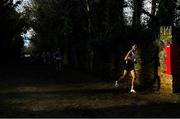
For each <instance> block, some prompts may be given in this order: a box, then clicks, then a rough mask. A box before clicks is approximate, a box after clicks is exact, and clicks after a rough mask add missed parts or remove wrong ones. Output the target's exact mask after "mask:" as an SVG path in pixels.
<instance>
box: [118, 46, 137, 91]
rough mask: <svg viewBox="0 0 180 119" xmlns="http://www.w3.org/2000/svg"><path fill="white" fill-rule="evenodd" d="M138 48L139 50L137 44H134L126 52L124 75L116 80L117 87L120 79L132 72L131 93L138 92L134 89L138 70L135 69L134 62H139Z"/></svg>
mask: <svg viewBox="0 0 180 119" xmlns="http://www.w3.org/2000/svg"><path fill="white" fill-rule="evenodd" d="M136 50H137V45H136V44H134V45H133V46H132V49H131V50H130V51H129V52H128V53H127V54H126V56H125V58H124V61H125V67H124V73H123V75H122V76H120V77H119V79H118V80H117V81H115V87H118V86H119V84H118V81H121V80H122V79H125V78H126V76H127V75H128V73H131V76H132V81H131V90H130V93H136V91H135V90H134V82H135V80H136V71H135V69H134V64H135V63H137V62H136V61H137V59H136Z"/></svg>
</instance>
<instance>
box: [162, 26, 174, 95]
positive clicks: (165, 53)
mask: <svg viewBox="0 0 180 119" xmlns="http://www.w3.org/2000/svg"><path fill="white" fill-rule="evenodd" d="M159 39H160V42H159V43H160V44H159V45H160V52H159V59H160V68H159V76H160V93H173V76H172V68H171V67H172V66H171V65H172V27H171V26H161V27H160V36H159Z"/></svg>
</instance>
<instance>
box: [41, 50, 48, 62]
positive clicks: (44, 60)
mask: <svg viewBox="0 0 180 119" xmlns="http://www.w3.org/2000/svg"><path fill="white" fill-rule="evenodd" d="M41 58H42V60H43V63H44V64H46V63H47V59H46V52H43V53H42V54H41Z"/></svg>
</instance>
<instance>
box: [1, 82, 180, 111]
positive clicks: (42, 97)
mask: <svg viewBox="0 0 180 119" xmlns="http://www.w3.org/2000/svg"><path fill="white" fill-rule="evenodd" d="M119 90H121V89H113V88H112V84H111V83H107V82H104V83H100V82H97V83H85V84H84V83H80V84H66V85H60V84H59V85H58V84H51V85H50V84H49V85H48V84H44V85H24V86H23V85H21V86H14V87H6V88H4V90H1V91H0V95H1V97H3V96H5V98H4V100H3V103H5V104H7V105H12V106H13V109H15V110H25V111H33V112H34V111H35V112H36V111H37V112H38V111H51V110H52V111H53V110H59V111H61V110H65V109H71V108H75V109H104V108H111V107H117V106H118V107H123V106H132V105H133V106H141V105H148V104H150V103H157V104H158V103H163V102H169V103H180V96H179V95H177V94H159V93H148V92H145V91H144V92H137V94H129V93H128V92H127V93H121V91H119ZM12 94H13V95H12Z"/></svg>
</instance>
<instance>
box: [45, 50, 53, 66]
mask: <svg viewBox="0 0 180 119" xmlns="http://www.w3.org/2000/svg"><path fill="white" fill-rule="evenodd" d="M51 58H52V56H51V52H50V51H47V53H46V60H47V63H48V64H51Z"/></svg>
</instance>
